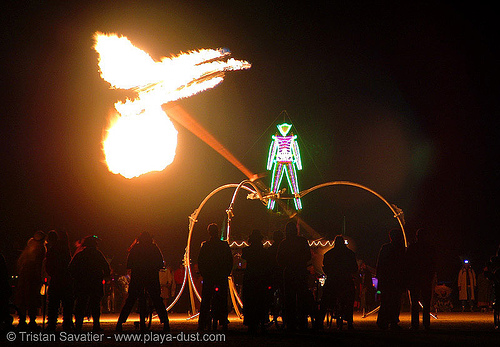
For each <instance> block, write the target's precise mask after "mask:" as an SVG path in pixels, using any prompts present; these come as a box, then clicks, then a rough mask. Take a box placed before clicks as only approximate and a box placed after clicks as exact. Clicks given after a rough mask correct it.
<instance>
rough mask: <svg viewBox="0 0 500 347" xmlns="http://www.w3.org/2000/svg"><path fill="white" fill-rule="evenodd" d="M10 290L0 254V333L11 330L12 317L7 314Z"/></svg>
mask: <svg viewBox="0 0 500 347" xmlns="http://www.w3.org/2000/svg"><path fill="white" fill-rule="evenodd" d="M11 295H12V289H11V288H10V284H9V271H8V269H7V264H6V262H5V258H4V256H3V254H1V253H0V331H9V330H11V329H12V321H13V319H12V316H11V315H10V312H9V298H10V296H11Z"/></svg>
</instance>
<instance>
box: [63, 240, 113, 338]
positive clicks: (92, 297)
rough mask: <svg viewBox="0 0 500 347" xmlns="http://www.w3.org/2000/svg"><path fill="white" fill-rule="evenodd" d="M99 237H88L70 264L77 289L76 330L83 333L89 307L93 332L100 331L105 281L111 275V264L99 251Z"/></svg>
mask: <svg viewBox="0 0 500 347" xmlns="http://www.w3.org/2000/svg"><path fill="white" fill-rule="evenodd" d="M97 242H98V238H97V236H95V235H93V236H87V237H86V238H85V239H84V240H83V243H82V245H81V247H80V249H79V250H77V252H76V253H75V255H74V256H73V259H71V262H70V263H69V271H70V274H71V277H72V278H73V281H74V287H75V299H76V303H75V330H76V331H81V329H82V325H83V318H84V317H85V310H86V308H87V306H88V307H89V308H90V313H91V315H92V323H93V330H94V331H100V330H102V329H101V325H100V317H101V305H100V304H101V299H102V297H103V296H104V289H103V280H104V278H105V277H107V276H109V275H110V268H109V264H108V262H107V260H106V258H105V257H104V255H103V254H102V253H101V251H100V250H98V249H97Z"/></svg>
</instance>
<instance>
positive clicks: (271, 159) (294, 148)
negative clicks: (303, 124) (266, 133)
mask: <svg viewBox="0 0 500 347" xmlns="http://www.w3.org/2000/svg"><path fill="white" fill-rule="evenodd" d="M277 128H278V130H279V132H280V133H281V135H282V136H278V135H273V137H272V138H273V142H272V143H271V147H270V148H269V156H268V158H267V169H268V170H271V169H272V170H273V175H272V180H271V193H276V192H278V190H279V187H280V184H281V180H282V179H283V174H286V178H287V180H288V186H289V187H290V190H291V193H292V194H293V196H294V198H293V201H294V203H295V209H296V210H301V209H302V201H301V200H300V195H299V184H298V182H297V171H296V170H302V162H301V160H300V151H299V145H298V143H297V135H293V134H292V135H289V136H287V134H288V132H289V131H290V129H291V128H292V125H291V124H287V123H283V124H278V125H277ZM275 203H276V200H275V199H269V201H268V203H267V208H268V209H270V210H273V209H274V205H275Z"/></svg>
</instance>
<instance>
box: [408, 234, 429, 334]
mask: <svg viewBox="0 0 500 347" xmlns="http://www.w3.org/2000/svg"><path fill="white" fill-rule="evenodd" d="M435 259H436V251H435V249H434V247H432V246H431V245H430V243H429V233H428V231H427V230H426V229H418V230H417V241H416V242H415V243H413V244H411V245H410V246H409V247H408V250H407V252H406V273H407V274H408V276H407V279H408V288H409V290H410V299H411V329H412V330H418V325H419V317H418V316H419V311H420V304H422V320H423V325H424V328H425V329H429V328H430V324H431V316H430V312H431V299H432V289H433V288H432V284H433V279H434V274H435V273H436V260H435Z"/></svg>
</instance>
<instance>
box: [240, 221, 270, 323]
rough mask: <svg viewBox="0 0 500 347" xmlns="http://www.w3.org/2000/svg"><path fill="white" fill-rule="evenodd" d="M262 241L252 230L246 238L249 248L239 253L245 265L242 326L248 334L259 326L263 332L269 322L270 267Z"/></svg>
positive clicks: (259, 234) (256, 231) (257, 232)
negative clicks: (246, 328) (243, 325)
mask: <svg viewBox="0 0 500 347" xmlns="http://www.w3.org/2000/svg"><path fill="white" fill-rule="evenodd" d="M262 239H263V236H262V233H261V232H260V231H259V230H253V231H252V233H251V234H250V237H249V238H248V243H249V244H250V246H248V247H245V248H243V250H242V253H241V258H242V259H244V260H246V263H247V264H246V269H245V275H244V276H243V310H244V320H243V324H245V325H246V326H248V332H250V333H255V332H256V331H257V328H259V326H260V328H261V330H262V331H263V330H264V329H265V323H266V322H267V321H268V320H269V316H268V309H269V307H268V302H269V300H268V299H269V295H268V293H269V292H270V288H271V287H270V285H271V274H272V272H271V271H272V267H271V266H270V259H269V258H268V255H269V254H268V252H266V250H265V249H264V246H263V245H262Z"/></svg>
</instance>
